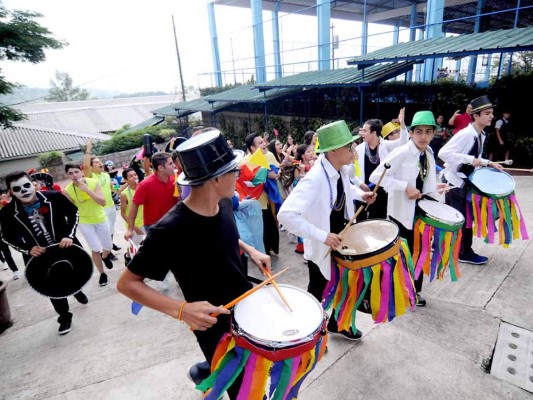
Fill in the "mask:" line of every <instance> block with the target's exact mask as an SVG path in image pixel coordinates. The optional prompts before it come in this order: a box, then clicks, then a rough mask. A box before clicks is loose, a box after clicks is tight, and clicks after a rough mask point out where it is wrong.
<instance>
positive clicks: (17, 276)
mask: <svg viewBox="0 0 533 400" xmlns="http://www.w3.org/2000/svg"><path fill="white" fill-rule="evenodd" d="M18 278H20V272H19V271H15V272H13V280H14V281H16V280H17V279H18Z"/></svg>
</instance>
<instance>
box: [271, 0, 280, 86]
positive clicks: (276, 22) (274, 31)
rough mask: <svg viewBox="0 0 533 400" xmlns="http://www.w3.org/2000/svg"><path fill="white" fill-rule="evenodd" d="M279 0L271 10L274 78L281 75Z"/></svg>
mask: <svg viewBox="0 0 533 400" xmlns="http://www.w3.org/2000/svg"><path fill="white" fill-rule="evenodd" d="M278 12H279V1H276V4H275V7H274V11H272V36H273V38H272V40H273V41H274V72H275V77H276V79H278V78H281V77H282V71H281V52H280V46H279V43H280V41H279V20H278Z"/></svg>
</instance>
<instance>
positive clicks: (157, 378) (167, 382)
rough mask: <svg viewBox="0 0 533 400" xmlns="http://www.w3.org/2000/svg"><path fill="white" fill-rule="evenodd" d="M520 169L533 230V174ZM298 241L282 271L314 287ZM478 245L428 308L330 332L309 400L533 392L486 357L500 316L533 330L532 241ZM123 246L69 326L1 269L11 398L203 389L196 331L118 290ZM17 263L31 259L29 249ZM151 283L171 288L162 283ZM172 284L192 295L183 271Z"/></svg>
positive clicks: (5, 381) (304, 394) (0, 339)
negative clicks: (341, 333)
mask: <svg viewBox="0 0 533 400" xmlns="http://www.w3.org/2000/svg"><path fill="white" fill-rule="evenodd" d="M515 179H516V182H517V189H516V193H517V197H518V200H519V201H520V205H521V207H522V211H523V213H524V216H525V218H526V223H527V227H528V230H529V232H530V234H533V201H532V200H531V199H532V198H533V177H529V176H518V177H515ZM116 228H117V232H116V235H115V237H117V238H118V237H121V233H122V232H123V230H124V229H123V223H122V221H119V219H117V225H116ZM291 240H293V239H291V238H289V237H288V236H287V235H286V234H285V233H282V249H281V253H280V255H279V257H277V256H274V257H273V261H274V270H275V271H276V270H280V269H281V268H285V267H290V270H289V271H288V272H287V273H286V274H285V275H284V276H283V279H281V280H280V282H283V283H288V284H292V285H295V286H298V287H301V288H305V287H306V285H307V270H306V265H305V264H304V263H303V261H302V259H301V257H300V256H298V255H296V254H295V253H294V252H293V249H294V243H291ZM120 245H122V246H124V247H125V243H123V241H121V243H120ZM475 249H476V250H478V251H479V252H480V253H482V254H484V255H487V256H489V258H490V261H489V264H488V265H485V266H472V265H465V264H461V265H460V267H461V272H462V278H461V279H460V280H459V281H458V282H456V283H452V282H450V281H449V280H445V281H443V282H438V281H435V282H432V283H427V282H425V287H424V291H423V293H424V297H425V298H426V299H427V301H428V305H427V307H426V308H418V309H417V310H416V311H414V312H410V313H408V314H407V315H405V316H402V317H400V318H397V319H396V320H394V321H393V322H392V323H388V324H381V325H374V324H373V322H372V321H371V319H370V318H369V317H368V316H367V315H365V314H360V315H359V314H358V321H359V326H360V327H361V329H362V330H363V332H364V334H365V335H364V339H363V340H362V341H361V342H359V343H353V342H348V341H345V340H343V339H339V338H336V337H333V338H331V339H330V344H329V346H328V352H327V354H326V355H325V357H324V358H323V360H322V361H321V362H320V363H319V364H318V366H317V368H316V369H315V371H313V373H312V374H311V375H310V376H309V377H308V378H307V380H306V381H305V383H304V385H303V387H302V390H301V391H300V396H299V398H300V399H303V400H314V399H320V400H326V399H343V398H349V399H363V398H365V399H390V398H397V399H408V398H409V399H411V398H418V399H448V400H450V399H483V400H491V399H495V400H496V399H504V398H507V399H532V398H533V394H531V393H529V392H526V391H524V390H522V389H520V388H518V387H516V386H514V385H512V384H510V383H507V382H505V381H502V380H499V379H497V378H494V377H493V376H491V375H490V374H487V373H485V372H483V371H482V368H481V365H482V363H483V362H484V360H485V361H486V360H490V357H491V355H492V351H493V349H494V345H495V343H496V338H497V335H498V329H499V325H500V322H501V321H505V322H508V323H510V324H514V325H517V326H520V327H522V328H525V329H529V330H533V307H532V304H533V274H532V266H531V260H532V259H533V246H532V244H531V241H522V240H517V241H515V242H513V244H512V245H511V247H510V248H509V249H504V248H502V247H500V246H495V245H490V246H489V245H485V244H483V243H482V242H481V241H480V240H477V239H476V240H475ZM206 250H207V249H206ZM176 251H179V249H178V246H177V248H176ZM14 254H15V253H14ZM206 254H208V251H207V252H206ZM117 255H118V256H119V258H120V262H116V263H115V265H116V266H115V268H114V269H113V270H111V271H109V280H110V284H109V286H107V287H104V288H101V287H99V286H98V276H97V274H95V275H94V276H93V278H92V280H91V282H90V283H89V284H88V285H87V287H86V290H85V292H86V293H87V295H88V297H89V304H87V305H81V304H79V303H77V302H76V300H74V299H73V298H72V299H69V301H70V304H71V310H72V312H73V314H74V318H73V327H72V331H71V332H70V333H69V334H67V335H66V336H59V335H58V334H57V329H58V324H57V322H56V318H57V315H56V314H55V312H54V310H53V308H52V306H51V304H50V302H49V301H48V299H46V298H44V297H42V296H40V295H38V294H36V293H35V292H34V291H33V290H32V289H31V288H30V287H29V286H28V284H27V282H25V280H24V279H20V280H18V281H11V279H12V274H11V271H0V279H1V280H7V281H9V284H8V296H9V302H10V306H11V312H12V315H13V317H14V325H13V327H11V328H10V329H8V330H7V331H5V332H4V333H3V334H2V335H0V366H1V368H0V376H1V378H0V399H6V400H7V399H9V400H12V399H53V400H77V399H88V398H89V399H114V400H116V399H143V400H144V399H184V400H188V399H191V400H192V399H201V395H200V394H199V392H196V391H195V390H194V388H193V385H192V383H190V382H189V381H188V380H187V378H186V369H187V367H188V366H189V365H190V364H191V363H193V362H195V361H197V360H199V359H201V353H200V351H199V348H198V346H197V344H196V341H195V339H194V336H193V335H192V334H191V333H190V332H189V331H188V329H187V328H186V326H184V325H182V324H180V323H177V322H176V321H174V320H172V319H170V318H169V317H166V316H164V315H161V314H159V313H157V312H155V311H152V310H150V309H147V308H143V310H142V311H141V313H140V314H139V315H138V316H134V315H132V314H131V313H130V310H129V309H130V304H131V302H130V301H129V300H128V299H127V298H125V297H124V296H122V295H120V294H119V293H117V291H116V288H115V284H116V281H117V279H118V276H119V275H120V273H121V271H122V270H123V268H124V264H123V261H122V251H120V252H118V253H117ZM16 261H17V263H18V265H19V266H21V265H22V260H21V258H20V257H19V256H18V255H17V257H16ZM211 261H212V260H210V259H209V258H207V259H206V260H205V262H211ZM199 267H201V266H199ZM252 269H253V267H252V266H250V270H252ZM150 284H151V285H153V287H155V288H156V289H158V290H162V289H161V285H160V283H158V282H151V283H150ZM167 293H168V294H169V295H170V296H173V297H176V298H181V297H182V295H181V291H180V290H179V288H178V287H177V285H176V283H175V281H174V280H173V278H171V285H170V288H169V289H168V290H167ZM531 375H532V376H533V369H532V370H531Z"/></svg>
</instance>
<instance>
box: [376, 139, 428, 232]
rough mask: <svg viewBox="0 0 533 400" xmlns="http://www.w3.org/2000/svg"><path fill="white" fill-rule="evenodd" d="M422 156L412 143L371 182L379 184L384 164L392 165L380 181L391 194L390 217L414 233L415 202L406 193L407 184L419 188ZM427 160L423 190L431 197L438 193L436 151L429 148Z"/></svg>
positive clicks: (388, 159)
mask: <svg viewBox="0 0 533 400" xmlns="http://www.w3.org/2000/svg"><path fill="white" fill-rule="evenodd" d="M420 154H421V152H420V150H418V149H417V147H416V146H415V143H414V142H413V141H412V140H411V141H409V143H406V144H404V145H402V146H400V147H398V148H397V149H396V150H394V151H393V152H391V153H389V155H388V156H387V157H385V159H384V160H383V161H382V162H381V164H380V165H379V167H377V168H376V169H375V170H374V172H372V175H370V182H373V183H376V184H377V182H378V181H379V178H380V177H381V174H382V172H383V170H384V168H385V167H384V166H383V165H384V164H385V163H389V164H390V166H391V167H390V169H389V170H388V171H387V172H385V175H384V176H383V180H382V181H381V186H383V188H384V189H385V191H386V192H387V193H388V194H389V196H388V203H387V214H388V215H389V216H391V217H392V218H394V219H396V220H397V221H399V222H401V224H402V225H403V226H404V227H406V228H407V229H413V223H414V220H415V209H416V200H410V199H409V197H408V196H407V193H406V192H405V189H406V188H407V185H408V184H409V185H411V186H413V187H416V178H417V176H418V174H419V172H420V167H419V165H418V162H419V158H420ZM426 160H427V168H428V173H427V177H426V181H425V182H424V186H423V187H422V193H431V192H435V191H436V190H437V170H436V167H435V157H434V156H433V150H431V148H430V147H429V146H428V147H427V151H426Z"/></svg>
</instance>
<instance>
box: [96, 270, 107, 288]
mask: <svg viewBox="0 0 533 400" xmlns="http://www.w3.org/2000/svg"><path fill="white" fill-rule="evenodd" d="M98 283H99V284H100V286H106V285H107V274H106V273H105V272H102V273H101V274H100V279H99V280H98Z"/></svg>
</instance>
